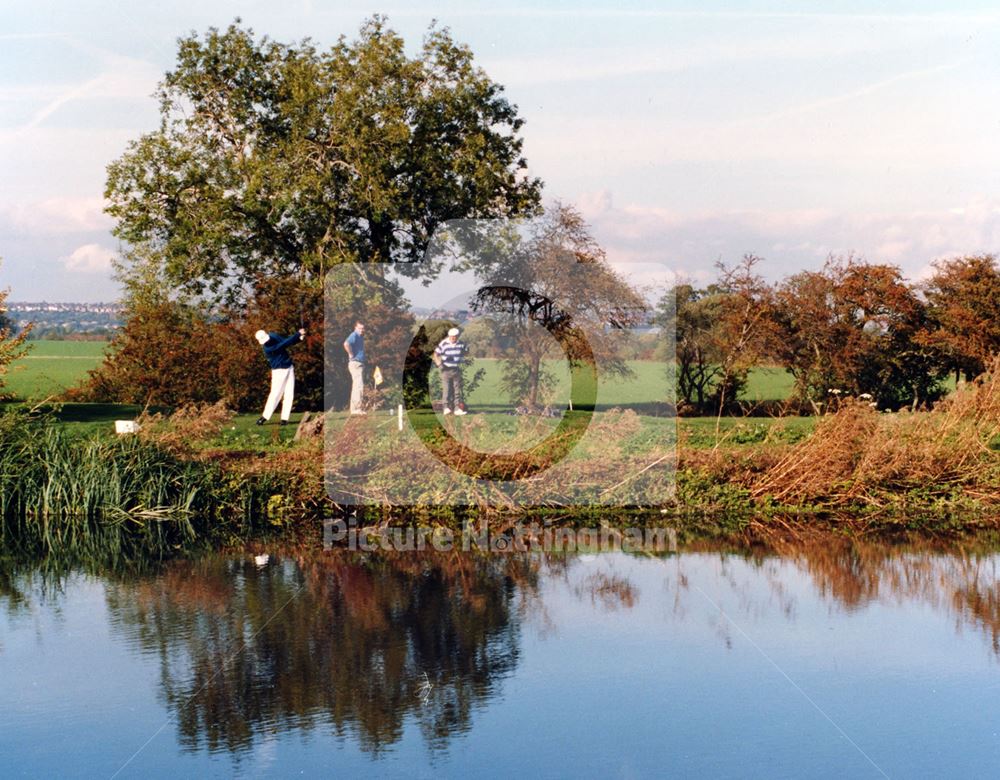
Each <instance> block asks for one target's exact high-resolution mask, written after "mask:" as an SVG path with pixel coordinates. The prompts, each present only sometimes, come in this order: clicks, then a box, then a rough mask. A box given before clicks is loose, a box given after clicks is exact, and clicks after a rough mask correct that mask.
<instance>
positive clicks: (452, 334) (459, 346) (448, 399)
mask: <svg viewBox="0 0 1000 780" xmlns="http://www.w3.org/2000/svg"><path fill="white" fill-rule="evenodd" d="M459 333H461V331H460V330H459V329H458V328H451V329H450V330H449V331H448V338H446V339H443V340H442V341H441V343H440V344H438V345H437V347H436V348H435V349H434V362H435V363H437V365H438V366H439V367H440V368H441V402H442V403H443V404H444V413H445V414H451V413H452V411H454V412H455V415H456V416H457V417H461V416H462V415H464V414H465V413H466V411H465V402H464V400H463V398H462V358H464V357H465V352H466V347H465V344H464V342H461V341H459V340H458V335H459Z"/></svg>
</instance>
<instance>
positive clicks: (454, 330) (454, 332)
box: [448, 328, 462, 336]
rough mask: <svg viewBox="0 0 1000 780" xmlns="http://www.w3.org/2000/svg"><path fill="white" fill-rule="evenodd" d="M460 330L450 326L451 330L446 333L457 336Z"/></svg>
mask: <svg viewBox="0 0 1000 780" xmlns="http://www.w3.org/2000/svg"><path fill="white" fill-rule="evenodd" d="M461 332H462V331H460V330H459V329H458V328H452V329H451V330H449V331H448V335H449V336H457V335H458V334H459V333H461Z"/></svg>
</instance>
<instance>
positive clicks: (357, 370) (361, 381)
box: [344, 322, 365, 414]
mask: <svg viewBox="0 0 1000 780" xmlns="http://www.w3.org/2000/svg"><path fill="white" fill-rule="evenodd" d="M344 351H345V352H347V370H348V371H349V372H350V374H351V414H365V410H364V409H362V408H361V396H362V393H363V391H364V387H365V325H364V323H363V322H355V323H354V330H352V331H351V335H349V336H348V337H347V338H346V339H345V340H344Z"/></svg>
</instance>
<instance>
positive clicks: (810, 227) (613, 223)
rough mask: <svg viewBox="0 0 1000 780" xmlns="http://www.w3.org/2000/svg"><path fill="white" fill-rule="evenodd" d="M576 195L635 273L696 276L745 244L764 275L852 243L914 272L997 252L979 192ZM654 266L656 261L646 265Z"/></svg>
mask: <svg viewBox="0 0 1000 780" xmlns="http://www.w3.org/2000/svg"><path fill="white" fill-rule="evenodd" d="M577 202H578V203H579V204H580V208H581V212H582V213H583V215H584V217H585V218H586V219H588V221H589V222H590V224H591V226H592V229H593V232H594V235H595V237H596V238H597V239H598V240H599V241H600V242H601V244H602V246H603V247H604V248H605V251H606V252H607V256H608V260H609V261H611V262H612V263H613V264H614V265H615V266H616V267H617V268H619V269H620V270H621V271H622V272H623V273H626V274H628V275H629V276H630V277H633V278H635V279H636V280H638V279H642V280H643V281H649V280H651V279H652V278H653V277H655V276H657V275H660V276H662V277H663V278H669V276H670V274H671V273H673V274H680V275H682V276H686V277H688V278H692V279H694V280H696V281H700V280H705V279H707V278H710V277H711V276H712V275H713V274H714V269H713V266H714V264H715V263H716V262H717V261H719V260H722V261H723V262H726V263H730V264H731V263H733V262H735V261H737V260H738V259H739V258H740V257H741V256H742V255H743V254H744V253H754V254H757V255H760V256H762V257H764V258H765V260H766V262H765V264H764V266H763V267H762V271H763V272H764V273H765V274H766V275H768V276H770V277H771V278H777V277H780V276H783V275H785V274H788V273H794V272H796V271H799V270H802V269H806V268H816V267H818V266H819V265H820V264H822V262H823V261H824V260H825V259H826V257H827V256H828V255H830V254H831V253H832V254H838V255H839V254H847V253H850V252H854V253H855V254H858V255H860V256H862V257H864V258H865V259H867V260H869V261H871V262H884V263H891V264H894V265H898V266H900V267H901V268H902V270H903V273H904V274H905V275H906V276H907V277H909V278H910V279H911V280H919V279H920V278H922V277H923V276H925V275H926V274H927V269H928V266H929V264H930V263H931V262H932V261H934V260H936V259H940V258H944V257H953V256H955V255H962V254H979V253H993V252H1000V209H998V208H997V207H996V206H995V205H994V204H993V203H992V202H990V201H988V200H983V199H978V200H974V201H971V202H969V203H967V204H966V205H965V206H962V207H956V208H942V209H940V210H936V211H930V210H924V211H911V212H906V213H866V214H857V213H849V212H840V211H835V210H808V209H800V210H794V209H793V210H783V211H782V210H739V211H737V210H715V211H709V210H706V211H701V212H698V213H682V212H677V211H671V210H669V209H663V208H649V207H643V206H637V205H626V206H613V205H611V203H612V198H611V195H610V194H609V193H606V192H601V193H597V194H594V193H589V194H585V195H583V196H581V197H580V198H579V199H578V200H577ZM654 266H659V268H660V269H662V270H660V271H658V272H656V273H653V272H652V269H653V268H654Z"/></svg>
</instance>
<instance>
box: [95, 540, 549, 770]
mask: <svg viewBox="0 0 1000 780" xmlns="http://www.w3.org/2000/svg"><path fill="white" fill-rule="evenodd" d="M536 569H537V562H534V563H533V562H532V561H531V560H529V559H527V558H514V557H505V556H494V557H482V556H479V557H472V556H461V555H455V556H447V557H446V556H431V555H402V556H396V557H389V556H382V557H377V558H376V557H371V558H362V557H359V556H354V555H348V554H343V555H341V554H332V555H321V556H313V557H310V558H298V559H284V560H275V559H273V558H272V559H271V561H270V562H269V563H268V565H266V566H265V567H263V568H258V567H257V566H255V565H254V563H253V562H252V561H249V560H247V561H245V560H239V559H236V560H234V559H228V560H227V559H222V558H209V559H206V560H203V561H198V562H194V563H189V562H177V563H174V564H172V565H170V566H169V567H168V568H167V570H166V571H165V572H164V573H163V575H162V576H161V577H159V578H157V579H155V580H147V581H144V582H141V583H138V584H136V583H129V584H125V585H110V586H109V587H108V590H107V603H108V605H109V608H110V612H111V614H112V616H113V620H114V622H115V624H116V625H117V627H118V628H119V629H120V630H121V631H123V632H124V633H125V634H126V635H127V636H128V637H129V638H130V640H131V641H133V642H135V643H136V644H137V645H138V647H139V648H141V650H143V651H145V652H148V653H154V654H156V655H157V656H158V657H159V658H160V662H161V669H162V672H161V674H162V683H161V685H162V691H163V695H164V697H165V699H166V703H167V705H168V708H169V709H170V711H171V712H172V713H174V715H175V717H176V720H177V723H178V728H179V732H180V739H181V742H182V744H183V745H184V746H185V747H187V748H189V749H198V748H201V747H206V748H208V749H209V750H212V751H217V750H228V751H239V750H241V749H246V748H249V747H250V746H251V745H252V744H253V742H254V739H255V736H256V735H260V734H263V733H271V732H274V731H285V730H288V729H291V728H294V729H297V730H310V729H314V728H321V727H323V726H325V725H329V726H331V727H332V729H333V730H334V732H335V733H336V734H337V735H338V736H344V735H346V734H348V733H353V734H354V735H355V736H356V738H357V740H358V743H359V745H360V746H361V747H362V748H363V749H365V750H367V751H371V752H378V751H379V750H381V749H382V748H384V747H386V746H388V745H391V744H392V743H394V742H396V741H397V740H399V739H400V738H401V736H402V734H403V724H404V721H405V720H406V719H407V718H408V717H411V716H412V717H413V718H415V719H416V721H417V722H418V723H419V725H420V729H421V730H422V732H423V734H424V736H425V737H426V739H427V740H428V743H429V744H430V745H431V746H432V748H433V747H443V746H444V744H445V743H446V741H447V739H448V738H449V737H450V736H451V735H452V734H455V733H457V732H461V731H463V730H465V729H467V728H468V727H469V723H470V716H471V714H472V710H473V708H474V707H475V706H476V705H477V704H481V703H483V702H484V701H485V700H486V699H487V698H488V697H489V696H490V695H491V692H492V691H494V689H495V688H496V686H497V684H498V682H499V681H500V680H501V679H502V678H503V677H504V676H505V675H507V674H509V673H510V672H511V671H513V669H514V666H515V665H516V663H517V658H518V643H519V623H518V620H517V616H516V614H515V611H516V607H515V599H516V596H517V592H518V591H519V590H525V591H531V590H533V589H534V588H535V583H536V579H537V571H536Z"/></svg>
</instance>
